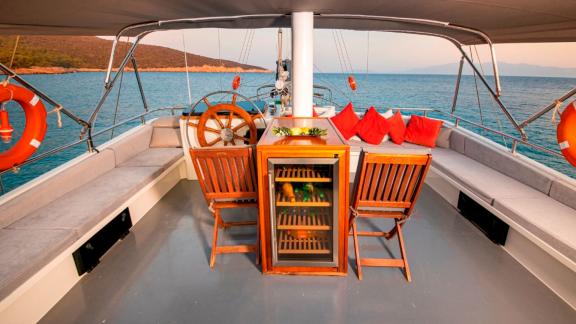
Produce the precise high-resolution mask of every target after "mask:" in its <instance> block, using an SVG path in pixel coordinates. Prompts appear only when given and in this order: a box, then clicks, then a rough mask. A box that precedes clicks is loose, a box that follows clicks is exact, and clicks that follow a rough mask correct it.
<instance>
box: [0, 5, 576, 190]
mask: <svg viewBox="0 0 576 324" xmlns="http://www.w3.org/2000/svg"><path fill="white" fill-rule="evenodd" d="M290 16H291V15H290V14H265V15H264V14H263V15H242V16H225V17H209V18H189V19H176V20H165V21H155V22H147V23H141V24H135V25H130V26H127V27H125V28H123V29H122V30H120V31H119V32H118V34H117V35H116V37H115V39H114V41H113V44H112V49H111V53H110V58H109V62H108V68H107V71H106V78H105V81H104V92H103V94H102V96H101V97H100V100H99V101H98V104H97V105H96V107H95V108H94V110H93V111H92V114H91V115H90V118H89V119H88V120H87V121H84V120H83V119H80V118H78V117H77V116H75V115H74V114H73V113H72V112H70V111H68V110H66V109H64V108H63V107H62V106H61V105H59V104H58V103H57V102H56V101H54V100H53V99H51V98H50V97H48V96H47V95H45V94H44V93H42V92H41V91H39V90H37V89H36V88H34V87H33V86H32V85H30V84H28V83H27V82H26V81H24V80H22V79H21V78H20V77H19V76H18V75H17V74H16V73H15V72H13V71H12V70H10V69H8V68H7V67H6V66H4V65H2V64H0V71H1V72H4V74H6V75H9V76H10V77H11V78H13V79H14V80H16V81H18V82H19V83H21V84H22V85H24V86H26V87H27V88H29V89H31V90H32V91H34V92H35V93H36V94H37V95H38V96H39V97H41V98H42V99H44V100H45V101H47V102H48V103H50V104H52V105H53V106H55V107H58V108H59V109H60V110H61V112H62V113H64V114H65V115H67V116H68V117H70V118H72V119H73V120H74V121H75V122H77V123H79V124H81V125H82V126H83V128H82V130H81V132H80V139H79V140H77V141H74V142H72V143H68V144H64V145H62V146H60V147H57V148H55V149H52V150H50V151H47V152H44V153H42V154H40V155H38V156H36V157H34V158H32V159H29V160H27V161H25V162H23V163H22V164H21V165H19V167H21V166H24V165H27V164H29V163H33V162H36V161H38V160H40V159H43V158H46V157H48V156H50V155H53V154H56V153H58V152H61V151H63V150H65V149H68V148H70V147H72V146H75V145H78V144H80V143H82V142H86V143H87V146H88V151H89V152H94V151H95V147H94V142H93V138H94V137H95V136H98V135H101V134H103V133H105V132H107V131H110V130H111V129H114V128H116V127H119V126H121V125H124V124H125V123H127V122H129V121H132V120H136V119H140V120H141V121H142V123H144V122H145V116H147V115H148V114H151V113H154V112H158V111H163V110H170V111H171V112H172V113H173V112H174V110H175V109H183V108H184V107H175V106H174V107H163V108H158V109H150V108H149V106H148V103H147V100H146V96H145V94H144V88H143V86H142V82H141V79H140V73H139V70H138V66H137V63H136V59H135V57H134V52H135V50H136V47H137V46H138V44H139V43H140V41H141V40H142V39H143V38H144V37H145V36H146V35H148V34H149V33H152V32H154V31H161V30H172V29H183V28H187V27H189V28H192V27H196V28H204V27H218V26H219V24H220V25H224V24H228V26H229V23H230V22H240V21H246V20H247V21H253V22H255V26H256V25H257V22H258V21H259V20H263V19H268V20H274V21H275V23H278V22H281V23H282V25H284V24H286V23H287V22H288V21H290ZM314 17H315V19H318V20H322V19H339V20H344V19H347V20H350V21H354V20H372V21H375V22H376V26H377V24H378V22H382V25H384V24H386V23H400V24H404V25H405V26H406V28H405V29H404V28H400V29H391V28H382V29H380V30H381V31H384V32H395V33H407V34H417V35H426V36H433V37H439V38H443V39H446V40H448V41H449V42H451V43H452V44H454V46H456V48H457V49H458V50H459V51H460V53H461V54H462V58H461V60H460V65H459V69H458V76H457V82H456V87H455V89H454V97H453V101H452V114H450V117H452V118H456V124H458V121H459V120H461V119H460V118H459V117H457V116H454V110H455V108H456V103H457V99H458V94H459V89H460V80H461V77H462V69H463V64H464V62H465V61H466V62H468V64H469V65H470V67H471V68H472V69H473V70H474V72H475V73H476V75H477V76H478V77H479V78H480V81H481V82H482V84H483V85H484V86H485V87H486V89H487V90H488V91H489V93H490V95H491V96H492V98H493V99H494V100H495V101H496V103H497V104H498V106H499V108H500V109H501V110H502V112H503V113H504V115H505V116H506V118H507V119H508V120H509V121H510V123H511V124H512V125H513V126H514V128H515V129H516V130H517V131H518V132H519V133H520V136H521V137H520V138H513V140H514V145H513V146H514V147H513V150H512V151H513V152H514V151H515V147H516V145H517V144H518V143H519V142H522V143H523V144H526V145H529V146H531V147H534V148H537V149H540V150H544V151H546V152H548V153H552V154H554V155H559V154H558V153H557V152H553V151H551V150H549V149H546V148H543V147H540V146H537V145H535V144H531V143H528V141H527V137H526V134H525V132H524V128H525V127H526V126H527V125H528V124H530V123H532V122H533V121H534V120H536V119H538V118H540V117H541V116H543V115H544V114H545V113H547V112H549V111H550V110H552V109H554V108H558V106H559V103H561V102H563V101H566V100H567V99H569V98H570V97H572V96H574V95H576V88H574V89H572V90H570V91H568V92H567V93H566V94H565V95H563V96H562V97H560V98H559V99H558V100H556V101H555V102H553V103H552V104H550V105H548V106H546V107H544V108H542V109H541V110H540V111H538V112H537V113H535V114H533V115H532V116H530V117H529V118H528V119H526V120H525V121H523V122H522V123H521V124H519V123H518V122H517V121H516V120H515V119H514V117H513V116H512V115H511V114H510V112H509V110H508V109H507V107H506V106H505V105H504V103H503V102H502V101H501V100H500V94H501V83H500V76H499V72H498V65H497V60H496V52H495V49H494V45H493V43H492V41H491V40H490V37H488V35H487V34H485V33H484V32H482V31H479V30H476V29H472V28H468V27H464V26H458V25H453V24H451V23H449V22H442V21H435V20H426V19H415V18H402V17H388V16H369V15H346V14H316V15H315V16H314ZM426 26H429V27H430V30H433V31H431V32H427V31H423V30H425V27H426ZM271 27H272V26H271ZM274 27H278V26H274ZM383 27H385V26H383ZM409 27H414V29H415V30H410V28H409ZM248 28H249V27H248ZM418 28H419V29H420V30H416V29H418ZM442 29H444V30H446V31H447V33H446V34H442V33H440V32H438V30H442ZM374 30H378V28H374ZM448 32H460V33H465V34H469V35H470V36H471V37H474V38H475V39H476V40H478V41H479V43H482V42H483V44H486V45H488V47H489V49H490V56H491V60H492V68H493V73H494V88H493V87H492V86H491V85H490V83H489V82H488V80H487V79H486V78H485V76H484V75H483V74H482V73H480V71H479V69H478V68H477V67H476V65H475V64H474V62H473V61H472V59H471V58H470V57H469V56H468V54H467V53H466V52H465V50H464V46H466V44H463V43H462V42H460V41H458V40H457V39H456V38H454V37H451V36H449V35H448V34H449V33H448ZM122 37H129V41H130V38H132V44H131V46H130V47H129V49H128V51H127V52H126V55H125V56H124V58H123V59H122V61H121V63H120V64H119V66H118V67H117V69H116V72H115V73H113V70H114V68H113V62H114V58H115V52H116V49H117V46H118V43H119V42H120V39H121V38H122ZM129 63H131V64H132V65H133V70H134V73H135V75H136V82H137V83H138V90H139V93H140V96H141V99H142V104H143V107H144V113H142V114H138V115H137V116H135V117H132V118H129V119H127V120H124V121H121V122H119V123H116V124H115V125H111V126H109V127H106V128H104V129H102V130H99V131H98V132H96V133H93V128H94V125H95V121H96V118H97V116H98V113H99V112H100V110H101V109H102V107H103V105H104V103H105V102H106V99H107V98H108V96H109V95H110V92H111V90H112V89H113V87H114V84H115V82H116V81H117V80H118V77H119V76H120V75H121V74H122V73H123V71H124V69H125V68H126V66H127V65H128V64H129ZM482 128H483V129H486V130H489V131H492V132H494V133H496V134H501V135H502V136H508V137H510V135H507V134H504V133H502V132H499V131H496V130H492V129H487V128H486V127H484V126H482ZM86 135H87V136H86ZM511 138H512V137H511ZM9 171H10V170H5V171H2V172H0V176H1V175H2V174H4V173H7V172H9ZM0 189H1V188H0Z"/></svg>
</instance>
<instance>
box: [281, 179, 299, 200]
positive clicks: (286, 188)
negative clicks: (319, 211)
mask: <svg viewBox="0 0 576 324" xmlns="http://www.w3.org/2000/svg"><path fill="white" fill-rule="evenodd" d="M282 192H283V193H284V196H286V197H287V198H288V199H289V200H290V202H296V196H295V195H294V188H293V187H292V184H291V183H290V182H284V183H283V184H282Z"/></svg>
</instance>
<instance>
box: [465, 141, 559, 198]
mask: <svg viewBox="0 0 576 324" xmlns="http://www.w3.org/2000/svg"><path fill="white" fill-rule="evenodd" d="M493 146H494V147H493ZM464 150H465V154H466V155H467V156H468V157H470V158H472V159H474V160H476V161H478V162H480V163H483V164H485V165H487V166H488V167H490V168H493V169H496V170H498V171H500V172H501V173H503V174H505V175H507V176H509V177H511V178H514V179H516V180H518V181H520V182H522V183H524V184H527V185H529V186H531V187H532V188H534V189H536V190H538V191H540V192H542V193H544V194H546V195H547V194H549V193H550V187H551V186H552V181H553V180H554V178H553V177H552V176H550V175H548V174H546V173H544V172H542V171H541V170H538V169H537V168H536V167H534V166H532V165H530V164H529V163H527V162H524V161H522V160H521V158H520V157H516V156H514V155H512V153H510V152H506V151H504V150H501V149H498V148H497V147H495V144H494V145H489V144H487V143H484V142H483V141H481V140H479V139H474V138H471V137H467V138H466V143H465V145H464Z"/></svg>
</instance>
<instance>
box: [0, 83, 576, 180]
mask: <svg viewBox="0 0 576 324" xmlns="http://www.w3.org/2000/svg"><path fill="white" fill-rule="evenodd" d="M233 77H234V74H230V73H191V74H190V75H189V81H190V96H191V98H192V103H195V102H196V101H198V100H199V99H200V98H202V96H203V95H205V94H208V93H210V92H214V91H218V90H231V84H232V79H233ZM347 77H348V75H344V74H316V75H315V84H318V85H322V86H325V87H328V88H331V89H332V101H333V102H334V103H335V104H336V105H337V106H339V107H337V109H340V108H341V107H342V106H344V105H346V104H347V103H348V102H353V104H354V107H355V109H356V110H357V111H359V112H363V111H364V110H365V109H366V108H368V107H370V106H374V107H375V108H377V109H378V110H379V111H385V110H386V109H388V108H390V107H410V108H433V109H438V110H441V111H443V112H447V113H450V111H451V107H452V98H453V95H454V87H455V82H456V76H454V75H393V74H358V75H355V78H356V82H357V85H358V89H357V90H356V91H355V92H353V91H351V90H350V88H349V87H348V84H347ZM24 79H25V80H27V81H28V82H30V83H32V84H33V85H35V86H36V87H37V88H38V89H40V90H41V91H43V92H44V93H46V94H47V95H49V96H50V97H52V98H53V99H55V100H56V101H57V102H59V103H60V104H62V105H63V106H64V107H66V109H68V110H70V111H72V112H73V113H74V114H76V115H77V116H79V117H81V118H83V119H85V120H87V119H88V118H89V117H90V115H91V113H92V111H93V110H94V107H95V106H96V105H97V103H98V100H99V99H100V97H101V95H102V93H103V89H104V88H103V81H104V73H98V72H93V73H72V74H61V75H26V76H24ZM241 79H242V85H241V87H240V89H239V92H240V93H241V94H243V95H245V96H247V97H251V96H254V95H255V94H256V91H257V89H258V88H259V87H260V86H261V85H265V84H273V83H274V74H271V73H243V74H241ZM488 80H489V82H491V84H492V86H493V80H492V79H491V78H490V77H488ZM501 81H502V90H503V91H502V97H501V99H502V101H503V102H504V103H505V105H506V106H507V107H508V108H509V111H510V113H511V114H512V116H513V117H514V118H515V119H516V120H517V121H522V120H525V119H526V118H527V117H528V116H530V115H531V114H532V113H534V112H536V111H538V109H539V108H541V107H544V106H546V105H548V104H550V103H551V102H553V101H554V100H555V99H556V98H558V97H560V96H561V95H562V94H563V93H565V92H566V91H568V90H570V89H571V88H572V87H574V86H576V79H575V78H539V77H506V76H503V77H502V78H501ZM142 83H143V88H144V91H145V96H146V101H147V103H148V106H149V107H150V109H155V108H160V107H170V106H174V105H178V106H187V105H189V102H190V99H189V92H188V86H187V80H186V74H185V73H168V72H166V73H164V72H144V73H142ZM118 90H120V92H119V91H118ZM317 92H321V91H317ZM261 93H263V94H266V91H262V92H261ZM324 93H326V92H325V91H324ZM329 99H330V98H329V95H328V94H326V95H325V96H324V100H326V101H327V100H329ZM264 100H270V101H272V100H271V99H270V98H269V97H268V98H265V99H264ZM327 104H328V103H327ZM46 107H47V109H48V110H51V109H52V107H49V106H48V105H47V104H46ZM116 107H118V109H117V110H116ZM8 110H9V112H10V120H11V122H12V124H13V125H14V127H15V129H16V132H15V140H17V138H18V134H19V133H21V131H22V129H23V127H24V120H25V118H24V114H23V112H22V110H21V109H19V108H18V107H17V106H16V105H14V104H10V105H8ZM143 111H144V110H143V105H142V100H141V97H140V95H139V91H138V87H137V83H136V79H135V77H134V74H133V73H128V72H127V73H126V74H125V75H123V77H122V78H118V80H117V82H116V84H115V87H114V90H113V91H112V92H111V93H110V95H109V97H108V99H107V101H106V103H105V105H104V107H103V108H102V110H101V111H100V113H99V114H98V115H97V119H96V124H95V129H94V132H97V131H98V130H99V129H103V128H104V127H106V126H109V125H112V123H113V122H114V120H116V121H117V122H119V121H122V120H125V119H127V118H129V117H131V116H134V115H135V114H139V113H142V112H143ZM166 113H168V112H167V111H165V112H163V113H162V114H166ZM405 114H408V113H405ZM158 115H160V114H159V113H157V114H154V115H152V116H148V117H147V118H148V119H150V118H154V117H156V116H158ZM431 115H432V116H435V115H434V114H431ZM455 115H456V116H460V117H462V118H465V119H468V120H471V121H474V122H477V123H484V124H485V125H487V126H489V127H491V128H493V129H496V130H501V131H503V132H505V133H508V134H510V135H513V136H517V137H518V136H519V133H518V132H517V131H516V130H515V129H514V127H513V126H512V124H511V123H510V122H509V121H508V120H507V119H506V117H505V116H504V114H503V113H502V111H501V110H500V108H499V107H498V105H497V104H496V102H495V101H494V100H493V99H492V97H491V96H490V94H489V92H488V91H487V90H486V88H485V87H484V86H483V84H482V83H481V82H480V80H479V79H475V78H474V77H473V76H463V77H462V82H461V86H460V93H459V96H458V101H457V108H456V111H455ZM551 116H552V113H551V112H550V113H548V114H546V115H545V116H543V117H542V118H540V119H539V120H537V121H535V122H534V123H532V124H531V125H529V126H528V127H527V128H526V133H527V134H528V138H529V140H530V141H531V142H532V143H536V144H539V145H541V146H544V147H547V148H550V149H553V150H556V151H557V150H558V145H557V143H556V124H555V123H553V122H552V121H551ZM443 117H444V118H445V117H446V116H443ZM62 118H63V127H62V128H58V127H57V118H56V115H55V114H54V113H51V114H49V116H48V132H47V134H46V138H45V140H44V141H43V143H42V145H41V147H40V149H39V150H38V151H37V154H38V153H42V152H46V151H49V150H51V149H54V148H56V147H58V146H60V145H64V144H66V143H71V142H73V141H75V140H78V139H79V135H80V131H81V127H80V126H79V125H78V124H76V123H75V122H74V121H72V120H71V119H69V118H67V117H66V116H63V117H62ZM139 123H140V120H139V119H138V120H134V121H132V122H130V123H128V124H126V125H125V126H123V127H121V128H119V129H117V130H115V131H114V133H113V134H112V132H107V133H104V134H102V135H100V136H98V137H97V138H95V142H96V144H97V145H98V144H102V143H104V142H106V141H108V140H110V139H111V138H112V137H114V136H117V135H119V134H121V133H122V132H125V131H126V130H128V129H130V128H132V127H134V126H136V125H138V124H139ZM461 125H462V126H464V127H466V128H468V129H470V130H472V131H475V132H478V133H480V134H482V135H484V136H487V137H489V138H491V139H492V140H494V141H496V142H498V143H500V144H502V145H506V146H507V147H510V146H511V144H512V143H511V141H510V140H503V138H502V137H501V136H496V135H494V134H491V133H488V132H485V131H482V130H480V129H476V128H474V127H471V126H469V125H467V124H465V123H462V124H461ZM10 145H11V144H0V151H5V150H6V149H8V148H9V147H10ZM86 150H87V146H86V144H85V143H82V144H79V145H76V146H73V147H72V148H70V149H67V150H65V151H62V152H60V153H58V154H55V155H53V156H51V157H48V158H46V159H43V160H41V161H38V162H35V163H32V164H30V165H27V166H24V167H22V168H21V169H20V170H19V171H18V172H17V173H12V172H11V173H9V174H5V175H3V176H2V178H1V179H2V183H3V186H4V189H5V190H6V191H9V190H13V189H14V188H16V187H18V186H20V185H22V184H24V183H26V182H27V181H30V180H31V179H34V178H35V177H37V176H39V175H41V174H43V173H45V172H48V171H50V170H52V169H54V168H55V167H57V166H59V165H61V164H62V163H65V162H66V161H69V160H71V159H72V158H74V157H76V156H78V155H80V154H82V153H84V152H86ZM518 150H519V152H521V153H522V154H525V155H527V156H529V157H530V158H532V159H534V160H536V161H538V162H541V163H543V164H545V165H547V166H549V167H551V168H553V169H554V170H557V171H559V172H562V173H564V174H567V175H569V176H571V177H574V178H576V169H575V168H573V167H572V166H570V165H569V164H568V163H567V162H566V161H564V159H562V158H559V157H554V156H551V155H549V154H546V153H543V152H541V151H537V150H535V149H531V148H530V147H527V146H524V145H519V147H518Z"/></svg>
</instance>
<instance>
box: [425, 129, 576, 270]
mask: <svg viewBox="0 0 576 324" xmlns="http://www.w3.org/2000/svg"><path fill="white" fill-rule="evenodd" d="M450 147H451V148H450V149H447V148H435V149H434V150H433V152H432V167H433V168H435V169H436V170H438V171H439V172H441V173H443V174H444V175H445V176H447V177H449V178H450V179H451V180H452V181H454V182H456V183H457V184H458V185H459V186H460V187H462V188H465V189H467V190H469V191H470V192H472V193H474V194H475V195H476V196H478V197H479V198H480V199H482V200H483V201H484V202H486V203H488V204H489V205H490V206H492V208H494V209H495V210H497V211H499V212H501V213H502V214H504V215H506V216H507V217H508V218H510V219H511V220H512V221H514V222H515V223H516V224H518V225H519V226H521V227H523V228H524V229H526V230H527V231H529V232H530V233H532V234H533V235H535V236H536V237H538V238H539V239H540V240H542V241H543V242H545V243H546V244H548V245H549V246H551V247H552V248H553V249H555V250H556V251H558V252H560V253H561V254H563V255H564V256H565V257H567V258H568V259H570V260H571V261H572V262H574V263H576V209H574V205H576V202H574V203H572V201H573V199H571V198H572V197H576V188H575V187H573V186H571V185H570V184H566V183H564V182H562V181H560V180H559V179H556V178H554V177H553V176H552V175H548V174H546V173H544V171H541V170H538V169H537V168H536V167H534V166H532V165H529V164H528V163H527V162H526V161H524V160H522V157H517V158H515V157H514V156H512V154H510V153H509V152H506V151H504V150H501V149H498V148H497V147H496V146H495V145H492V146H490V145H488V144H487V143H484V142H483V141H482V140H480V139H476V138H472V136H471V135H466V134H463V133H461V132H459V131H453V132H452V136H451V145H450ZM496 170H499V171H496Z"/></svg>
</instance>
